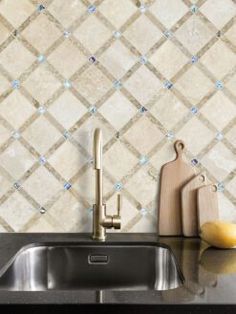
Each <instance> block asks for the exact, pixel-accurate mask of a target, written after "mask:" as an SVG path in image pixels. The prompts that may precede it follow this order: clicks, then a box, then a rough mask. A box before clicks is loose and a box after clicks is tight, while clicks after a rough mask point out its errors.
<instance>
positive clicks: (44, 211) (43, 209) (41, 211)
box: [39, 207, 46, 215]
mask: <svg viewBox="0 0 236 314" xmlns="http://www.w3.org/2000/svg"><path fill="white" fill-rule="evenodd" d="M39 212H40V214H42V215H43V214H45V213H46V209H45V208H44V207H40V208H39Z"/></svg>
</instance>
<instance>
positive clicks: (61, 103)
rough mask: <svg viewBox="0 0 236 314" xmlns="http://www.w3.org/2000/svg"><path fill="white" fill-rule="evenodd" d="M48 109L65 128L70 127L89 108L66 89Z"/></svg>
mask: <svg viewBox="0 0 236 314" xmlns="http://www.w3.org/2000/svg"><path fill="white" fill-rule="evenodd" d="M48 111H49V112H50V113H51V114H52V115H53V116H54V118H55V119H56V120H57V121H58V122H59V123H60V124H62V125H63V127H64V128H66V129H69V128H70V127H72V126H73V125H74V124H75V123H76V122H77V121H79V120H80V119H81V117H82V116H83V115H84V114H85V113H86V112H87V109H86V107H85V106H84V105H83V104H82V103H81V102H80V101H79V100H78V99H77V98H76V97H75V96H74V95H73V94H72V93H70V92H69V91H65V92H64V93H63V94H62V95H61V96H60V97H59V98H57V100H56V101H55V102H54V103H53V104H52V105H51V106H50V107H49V109H48Z"/></svg>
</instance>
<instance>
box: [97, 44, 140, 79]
mask: <svg viewBox="0 0 236 314" xmlns="http://www.w3.org/2000/svg"><path fill="white" fill-rule="evenodd" d="M137 60H138V59H137V57H136V56H135V55H134V54H133V53H132V52H131V51H130V50H128V49H127V48H126V47H125V46H124V45H123V44H122V43H121V42H120V41H115V42H114V44H113V45H111V47H109V48H108V49H107V50H106V51H105V52H104V53H103V54H102V56H101V57H100V58H99V61H100V62H101V63H102V64H103V65H104V66H105V67H106V68H107V69H108V71H109V72H110V73H112V74H113V75H114V76H115V78H117V79H119V78H121V77H122V76H123V75H124V74H125V73H126V72H127V71H128V70H129V69H130V68H131V67H132V66H133V65H134V63H135V62H137Z"/></svg>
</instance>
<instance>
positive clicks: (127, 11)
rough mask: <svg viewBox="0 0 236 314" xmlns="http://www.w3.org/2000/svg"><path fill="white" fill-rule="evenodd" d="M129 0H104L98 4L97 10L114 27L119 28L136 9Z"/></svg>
mask: <svg viewBox="0 0 236 314" xmlns="http://www.w3.org/2000/svg"><path fill="white" fill-rule="evenodd" d="M136 10H137V9H136V7H135V5H134V4H133V3H132V1H130V0H128V1H127V0H119V1H116V0H105V1H103V2H102V4H101V5H100V6H99V11H100V12H101V13H102V14H103V15H104V16H105V17H106V18H107V19H108V20H109V21H110V22H111V23H112V24H113V25H114V26H115V27H116V28H120V27H121V26H122V25H123V24H124V23H125V22H126V21H127V20H128V19H129V18H130V17H131V15H132V14H134V13H135V11H136Z"/></svg>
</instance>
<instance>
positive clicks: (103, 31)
mask: <svg viewBox="0 0 236 314" xmlns="http://www.w3.org/2000/svg"><path fill="white" fill-rule="evenodd" d="M74 35H75V37H76V38H77V39H78V40H79V41H80V42H81V43H82V44H83V45H84V46H85V48H87V49H88V50H89V51H90V52H91V53H95V51H97V50H98V49H99V48H100V47H101V46H102V45H103V44H104V43H105V42H106V41H107V40H108V39H109V38H110V37H111V36H112V33H111V32H110V30H109V29H108V28H107V27H106V26H105V25H104V24H103V23H102V22H100V20H99V19H98V18H96V16H94V15H91V16H90V17H89V18H88V19H86V20H85V21H84V22H83V23H82V25H80V26H79V27H78V28H77V29H76V30H75V31H74Z"/></svg>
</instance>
